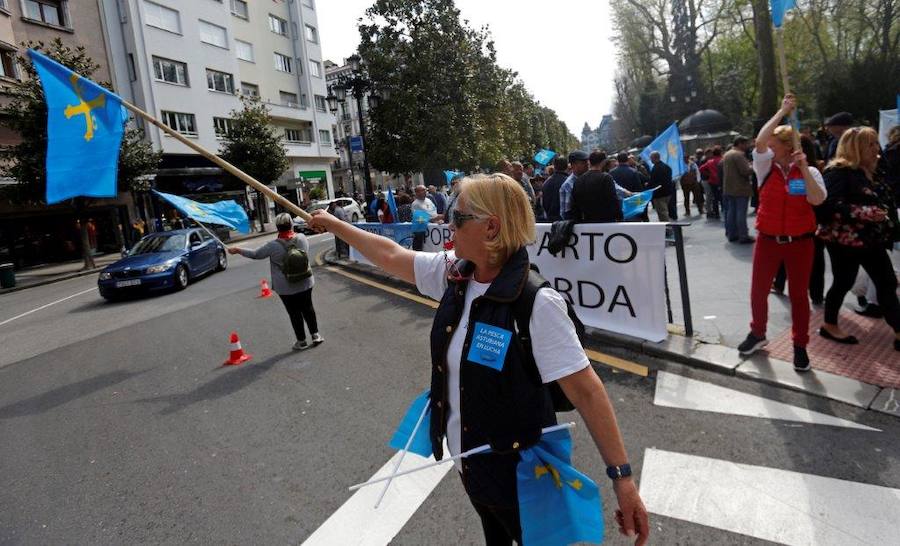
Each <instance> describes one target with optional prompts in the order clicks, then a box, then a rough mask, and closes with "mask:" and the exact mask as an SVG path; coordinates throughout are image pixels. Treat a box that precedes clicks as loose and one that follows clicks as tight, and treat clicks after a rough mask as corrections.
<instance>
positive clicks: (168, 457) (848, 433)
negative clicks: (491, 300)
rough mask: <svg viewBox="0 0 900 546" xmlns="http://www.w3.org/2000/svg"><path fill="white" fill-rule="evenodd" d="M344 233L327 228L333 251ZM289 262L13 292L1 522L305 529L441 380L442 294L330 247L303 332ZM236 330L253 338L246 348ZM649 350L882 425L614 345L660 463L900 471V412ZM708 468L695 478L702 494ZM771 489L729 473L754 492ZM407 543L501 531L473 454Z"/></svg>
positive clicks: (108, 529) (229, 540)
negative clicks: (685, 386) (762, 401)
mask: <svg viewBox="0 0 900 546" xmlns="http://www.w3.org/2000/svg"><path fill="white" fill-rule="evenodd" d="M262 242H263V241H262V240H256V241H250V242H247V243H246V244H247V245H248V246H256V245H259V244H262ZM331 244H332V243H331V239H330V237H329V236H327V235H325V236H316V237H315V238H313V241H312V251H313V254H314V255H315V254H317V253H318V252H319V251H321V250H324V249H325V248H327V247H329V246H330V245H331ZM267 276H268V263H267V262H253V261H250V260H246V259H244V258H241V257H238V256H231V257H230V262H229V268H228V270H226V271H225V272H224V273H218V274H214V275H211V276H209V277H207V278H204V279H201V280H199V281H197V282H195V283H194V284H192V285H191V286H189V287H188V288H187V289H186V290H184V291H182V292H177V293H171V294H165V295H160V296H156V297H152V298H143V299H137V300H132V301H126V302H122V303H115V304H109V303H106V302H104V301H103V300H102V299H101V298H100V297H99V295H98V294H97V293H96V291H91V290H90V289H91V288H92V287H93V286H94V285H95V283H96V279H95V277H84V278H80V279H74V280H71V281H66V282H62V283H57V284H53V285H48V286H45V287H40V288H34V289H30V290H23V291H20V292H15V293H12V294H8V295H6V296H3V297H2V298H0V544H123V543H129V544H131V543H165V544H182V543H203V544H220V543H221V544H285V543H290V544H297V543H302V542H303V541H304V540H306V539H307V538H308V537H310V535H311V534H312V533H314V532H315V531H316V530H317V529H318V528H319V527H320V526H321V525H322V524H323V523H324V522H325V521H326V520H328V519H329V518H330V517H332V514H334V513H335V512H336V511H337V510H338V509H339V508H340V507H341V506H342V505H343V504H344V503H345V501H347V499H349V498H350V497H351V495H352V493H350V492H349V491H348V490H347V487H348V486H349V485H351V484H353V483H357V482H362V481H365V480H366V479H368V478H369V477H370V476H372V475H373V474H374V473H375V472H376V471H377V470H378V469H379V468H380V467H381V466H382V465H384V464H385V462H387V461H388V459H390V457H391V456H392V455H393V451H392V450H390V449H389V448H388V447H387V446H386V442H387V440H388V439H389V438H390V436H391V434H392V433H393V431H394V428H395V427H396V424H397V422H398V421H399V418H400V416H401V415H402V414H403V412H404V411H405V409H406V407H407V405H408V404H409V402H410V401H411V400H412V399H413V398H414V397H415V396H416V395H418V394H419V393H420V392H421V391H422V390H423V389H424V388H425V387H426V386H427V383H428V380H429V364H428V360H429V358H428V348H427V337H428V331H429V328H430V324H431V319H432V316H433V310H432V309H431V308H430V307H428V306H426V305H422V304H421V303H417V302H415V301H411V300H409V299H407V298H403V297H400V296H398V295H395V294H391V293H388V292H385V291H383V290H381V289H379V288H377V287H372V286H369V285H366V284H361V283H359V282H357V281H355V280H352V279H348V278H347V277H345V276H342V275H340V274H338V273H336V272H334V271H330V270H326V269H325V268H323V267H317V268H316V286H315V289H314V292H313V294H314V298H313V299H314V302H315V306H316V310H317V314H318V318H319V323H320V330H321V332H322V334H323V335H324V337H325V339H326V342H325V343H324V344H323V345H321V346H319V347H316V348H312V349H309V350H307V351H304V352H293V351H291V345H292V344H293V341H294V340H293V337H292V332H291V328H290V324H289V322H288V320H287V316H286V314H285V312H284V310H283V308H282V306H281V303H280V302H279V301H278V299H277V298H271V299H258V298H257V297H256V296H257V294H258V292H259V280H260V279H261V278H264V277H267ZM82 292H83V293H82ZM75 294H78V295H75ZM73 295H75V296H74V297H71V298H70V299H66V300H64V301H60V302H58V303H54V302H57V301H58V300H62V299H63V298H67V297H70V296H73ZM47 304H52V305H50V306H48V307H45V308H43V309H40V310H37V311H34V312H31V313H30V314H27V315H24V316H21V317H20V318H16V317H18V316H19V315H22V314H23V313H27V312H29V311H32V310H34V309H37V308H39V307H41V306H44V305H47ZM10 319H12V320H10ZM233 330H234V331H237V332H238V333H239V334H240V338H241V341H242V344H243V347H244V349H245V350H246V351H247V352H249V353H251V354H252V355H253V359H252V360H251V361H250V362H248V363H247V364H244V365H242V366H239V367H228V368H224V367H222V366H221V364H222V362H223V361H224V360H225V358H226V357H227V356H228V350H229V345H228V335H229V333H230V332H231V331H233ZM645 364H648V365H650V366H651V367H653V368H658V367H660V366H662V367H664V368H665V369H666V370H668V371H670V372H672V373H675V374H679V375H681V376H683V377H690V378H694V379H697V380H699V381H702V382H703V383H704V384H706V385H719V386H725V387H728V388H730V389H734V390H736V391H739V392H743V393H748V394H752V395H757V396H761V397H764V398H766V399H768V400H773V401H778V402H782V403H785V404H790V405H792V406H794V407H795V408H806V409H810V410H814V411H818V412H822V413H825V414H828V415H833V416H837V417H840V418H843V419H847V420H850V421H853V422H855V423H860V424H864V425H868V426H870V427H875V428H877V429H880V430H881V432H874V431H867V430H858V429H853V428H845V427H837V426H827V425H816V424H809V423H801V422H791V421H785V420H779V419H772V418H759V417H746V416H737V415H729V414H725V413H711V412H708V411H696V410H688V409H678V408H671V407H661V406H659V405H655V404H654V394H655V388H656V382H657V379H656V378H654V377H653V376H652V375H651V377H640V376H637V375H632V374H629V373H624V372H620V371H618V370H612V369H610V368H608V367H605V366H600V365H598V366H596V367H597V369H598V371H599V373H600V375H601V377H602V378H603V380H604V382H605V383H606V385H607V388H608V390H609V392H610V395H611V397H612V400H613V402H614V404H615V406H616V410H617V414H618V419H619V422H620V426H621V428H622V430H623V433H624V435H625V440H626V445H627V448H628V452H629V454H630V458H631V461H632V464H633V466H634V468H635V471H636V475H637V477H638V479H639V480H641V479H642V470H643V465H644V461H645V460H646V457H647V453H648V452H649V451H648V450H664V451H666V452H677V453H680V454H685V455H690V456H693V457H705V458H712V459H719V460H722V461H727V462H733V463H740V465H746V466H752V467H765V468H768V469H779V470H784V471H791V472H795V473H801V474H804V475H813V476H821V477H826V478H837V479H840V480H844V481H846V482H852V483H855V484H870V485H877V486H881V488H882V489H879V490H878V491H882V490H883V489H884V488H891V490H897V489H898V488H900V457H898V454H900V426H898V421H897V420H896V419H894V418H892V417H889V416H886V415H882V414H875V413H872V412H865V411H862V410H857V409H854V408H851V407H849V406H845V405H843V404H840V403H837V402H831V401H827V400H823V399H818V398H814V397H808V396H806V395H803V394H800V393H795V392H789V391H785V390H780V389H776V388H773V387H768V386H764V385H761V384H758V383H753V382H748V381H743V380H739V379H736V378H732V377H725V376H720V375H716V374H712V373H705V372H700V371H697V370H690V369H686V368H682V367H680V366H677V365H673V364H668V363H659V362H652V363H645ZM733 405H735V406H737V405H739V404H737V403H734V404H733ZM798 411H799V410H798ZM566 418H571V419H572V420H574V421H576V422H577V423H578V426H576V428H575V429H574V432H573V436H574V443H575V446H576V447H575V453H574V463H575V466H576V467H578V468H579V469H580V470H582V471H583V472H585V473H587V474H588V475H590V476H593V477H595V479H596V480H597V482H598V483H599V484H600V485H601V491H602V494H603V501H604V504H605V506H606V508H607V510H606V527H607V529H608V532H607V543H610V544H625V543H627V541H625V540H624V539H622V538H620V537H618V536H617V535H615V534H614V533H613V532H612V530H613V529H615V525H614V523H613V521H612V509H613V507H614V505H615V501H614V497H613V496H612V492H611V487H610V486H609V485H608V483H607V482H608V480H607V479H606V478H605V477H604V473H603V464H602V461H601V460H600V459H599V457H598V456H597V452H596V449H595V448H594V447H593V446H592V445H591V441H590V438H589V436H588V434H587V431H586V429H585V428H584V426H583V424H582V422H581V420H580V418H578V416H577V414H567V415H566ZM698 460H699V459H698ZM646 485H647V484H643V483H642V489H643V488H644V487H645V486H646ZM691 485H692V484H690V483H685V484H683V487H684V490H685V493H684V494H685V495H686V496H685V498H686V499H687V498H688V496H687V495H688V490H689V489H690V487H691ZM679 487H682V486H681V485H680V486H679ZM860 487H864V485H860ZM752 490H753V487H752V484H745V486H744V489H741V488H738V489H735V490H734V491H724V494H725V496H726V497H727V496H729V495H731V496H733V497H734V498H735V500H737V499H739V498H741V497H742V496H743V497H744V498H752V494H753V491H752ZM807 490H811V489H810V488H807ZM868 491H870V490H869V489H861V492H860V499H862V500H858V499H852V498H848V499H846V504H847V510H848V511H851V512H852V511H853V505H854V504H860V505H864V504H865V500H866V498H868V497H869V496H871V494H870V493H869V492H868ZM720 493H722V492H720ZM775 493H776V492H772V494H773V495H774V494H775ZM801 493H802V491H799V492H798V493H797V494H798V495H800V494H801ZM712 494H713V492H712V491H710V495H712ZM789 496H790V494H789ZM711 498H712V497H711ZM716 498H718V497H716ZM685 502H687V501H685ZM716 502H721V501H716ZM897 502H898V503H900V494H898V497H897ZM758 504H759V503H758ZM721 509H722V513H723V514H733V512H728V507H727V506H722V507H721ZM762 509H763V510H771V511H772V512H773V513H775V514H776V515H777V514H778V513H779V512H783V511H785V510H790V509H792V508H785V507H783V506H781V505H779V504H778V503H772V505H771V506H768V507H762ZM822 510H826V509H824V508H823V509H822ZM745 511H746V510H745ZM814 511H815V509H812V508H810V509H809V510H807V512H810V515H809V516H810V517H811V518H813V519H815V518H819V519H818V520H816V521H822V522H825V521H833V518H832V516H833V515H834V514H829V513H821V514H814V513H812V512H814ZM722 517H723V522H722V523H721V524H720V523H719V522H713V523H709V522H708V521H707V522H705V524H703V523H704V522H702V520H700V519H699V518H698V519H696V520H692V519H691V518H688V517H680V516H679V517H667V516H662V515H657V514H652V515H651V521H652V533H653V541H652V542H653V543H657V544H757V543H764V541H763V540H762V539H761V538H753V537H752V536H748V535H754V532H735V530H734V526H733V525H732V524H733V523H734V521H736V520H738V519H740V517H737V516H734V515H731V516H725V515H723V516H722ZM724 518H727V519H729V521H728V522H724ZM697 521H700V522H697ZM758 525H760V526H764V524H763V523H762V522H761V523H759V524H758ZM832 527H834V528H832ZM837 527H839V525H838V524H834V525H833V526H832V525H831V524H825V523H822V524H821V526H820V527H817V530H816V532H815V536H816V539H817V540H816V541H815V542H818V543H835V544H838V543H852V541H850V542H842V541H841V540H840V537H841V536H842V535H840V532H839V531H836V530H835V529H836V528H837ZM364 531H365V530H364V529H360V530H359V532H360V534H361V535H362V534H364ZM860 533H861V536H862V537H863V542H862V543H864V542H865V540H864V539H865V530H864V529H863V530H861V531H860ZM755 536H757V537H761V536H766V535H764V534H762V533H757V534H755ZM778 536H780V535H778ZM785 536H787V535H785ZM835 537H837V538H836V539H835ZM818 539H822V540H818ZM826 539H827V540H826ZM832 539H835V540H837V541H836V542H834V541H832ZM784 541H785V542H798V541H796V540H794V539H790V540H788V539H785V540H784ZM393 543H395V544H480V543H482V538H481V532H480V526H479V524H478V521H477V517H476V516H475V514H474V512H473V510H472V509H471V507H470V506H469V505H468V502H467V500H466V499H465V496H464V493H463V490H462V487H461V484H460V482H459V480H458V479H457V478H456V477H455V476H454V475H453V472H452V471H451V472H449V473H448V474H447V475H446V476H444V478H443V479H442V480H441V482H440V484H439V485H438V486H437V487H436V488H435V489H434V490H433V491H431V492H430V494H428V495H427V498H426V499H425V500H424V502H423V503H422V504H421V506H419V507H418V508H417V509H416V510H415V511H414V513H413V514H412V517H410V518H409V519H408V521H404V522H403V523H402V524H401V525H400V526H399V531H398V532H397V533H396V536H395V537H394V539H393Z"/></svg>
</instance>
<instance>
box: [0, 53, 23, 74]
mask: <svg viewBox="0 0 900 546" xmlns="http://www.w3.org/2000/svg"><path fill="white" fill-rule="evenodd" d="M0 76H3V77H6V78H13V79H16V80H18V79H19V68H18V66H17V65H16V52H15V51H14V50H12V49H0Z"/></svg>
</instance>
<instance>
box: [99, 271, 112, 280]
mask: <svg viewBox="0 0 900 546" xmlns="http://www.w3.org/2000/svg"><path fill="white" fill-rule="evenodd" d="M111 278H112V273H110V272H109V271H101V272H100V280H101V281H108V280H109V279H111Z"/></svg>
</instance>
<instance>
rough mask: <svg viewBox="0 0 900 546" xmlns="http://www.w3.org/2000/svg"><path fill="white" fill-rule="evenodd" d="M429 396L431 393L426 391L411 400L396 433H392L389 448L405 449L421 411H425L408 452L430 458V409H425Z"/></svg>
mask: <svg viewBox="0 0 900 546" xmlns="http://www.w3.org/2000/svg"><path fill="white" fill-rule="evenodd" d="M430 395H431V391H430V390H426V391H425V392H423V393H422V394H420V395H419V396H418V398H416V399H415V400H413V403H412V405H411V406H410V407H409V410H407V411H406V415H404V416H403V420H402V421H400V426H398V427H397V432H395V433H394V436H393V437H392V438H391V441H390V442H389V443H388V445H389V446H390V447H392V448H394V449H403V448H405V447H406V442H407V441H409V437H410V435H411V434H412V433H413V429H414V428H416V423H417V422H418V421H419V417H420V416H421V415H422V411H423V410H425V417H424V418H423V419H422V422H421V424H420V425H419V429H418V430H417V431H416V435H415V437H414V438H413V441H412V443H411V444H410V446H409V450H410V451H411V452H413V453H415V454H416V455H421V456H422V457H431V456H432V455H433V454H434V449H433V448H432V447H431V436H429V429H430V425H431V409H430V408H428V409H426V407H427V406H428V397H429V396H430Z"/></svg>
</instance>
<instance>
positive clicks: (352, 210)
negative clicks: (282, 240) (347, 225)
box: [294, 197, 366, 233]
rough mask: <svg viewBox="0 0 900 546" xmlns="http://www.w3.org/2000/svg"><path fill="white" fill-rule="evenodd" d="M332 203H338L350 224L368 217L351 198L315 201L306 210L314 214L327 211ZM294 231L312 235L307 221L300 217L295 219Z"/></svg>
mask: <svg viewBox="0 0 900 546" xmlns="http://www.w3.org/2000/svg"><path fill="white" fill-rule="evenodd" d="M332 201H337V203H338V205H339V206H340V207H341V208H343V209H344V212H345V213H346V214H347V220H349V221H350V222H353V223H354V224H355V223H356V222H359V221H360V220H365V218H366V215H365V213H364V212H363V209H362V207H361V206H360V205H359V203H357V202H356V201H355V200H354V199H353V198H351V197H338V198H337V199H323V200H321V201H313V202H312V203H310V205H309V207H307V208H306V212H309V213H312V211H314V210H320V209H321V210H324V209H327V208H328V205H330V204H331V202H332ZM294 231H296V232H297V233H312V230H311V229H309V228H308V227H307V226H306V220H304V219H302V218H300V217H299V216H297V217H295V218H294Z"/></svg>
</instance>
